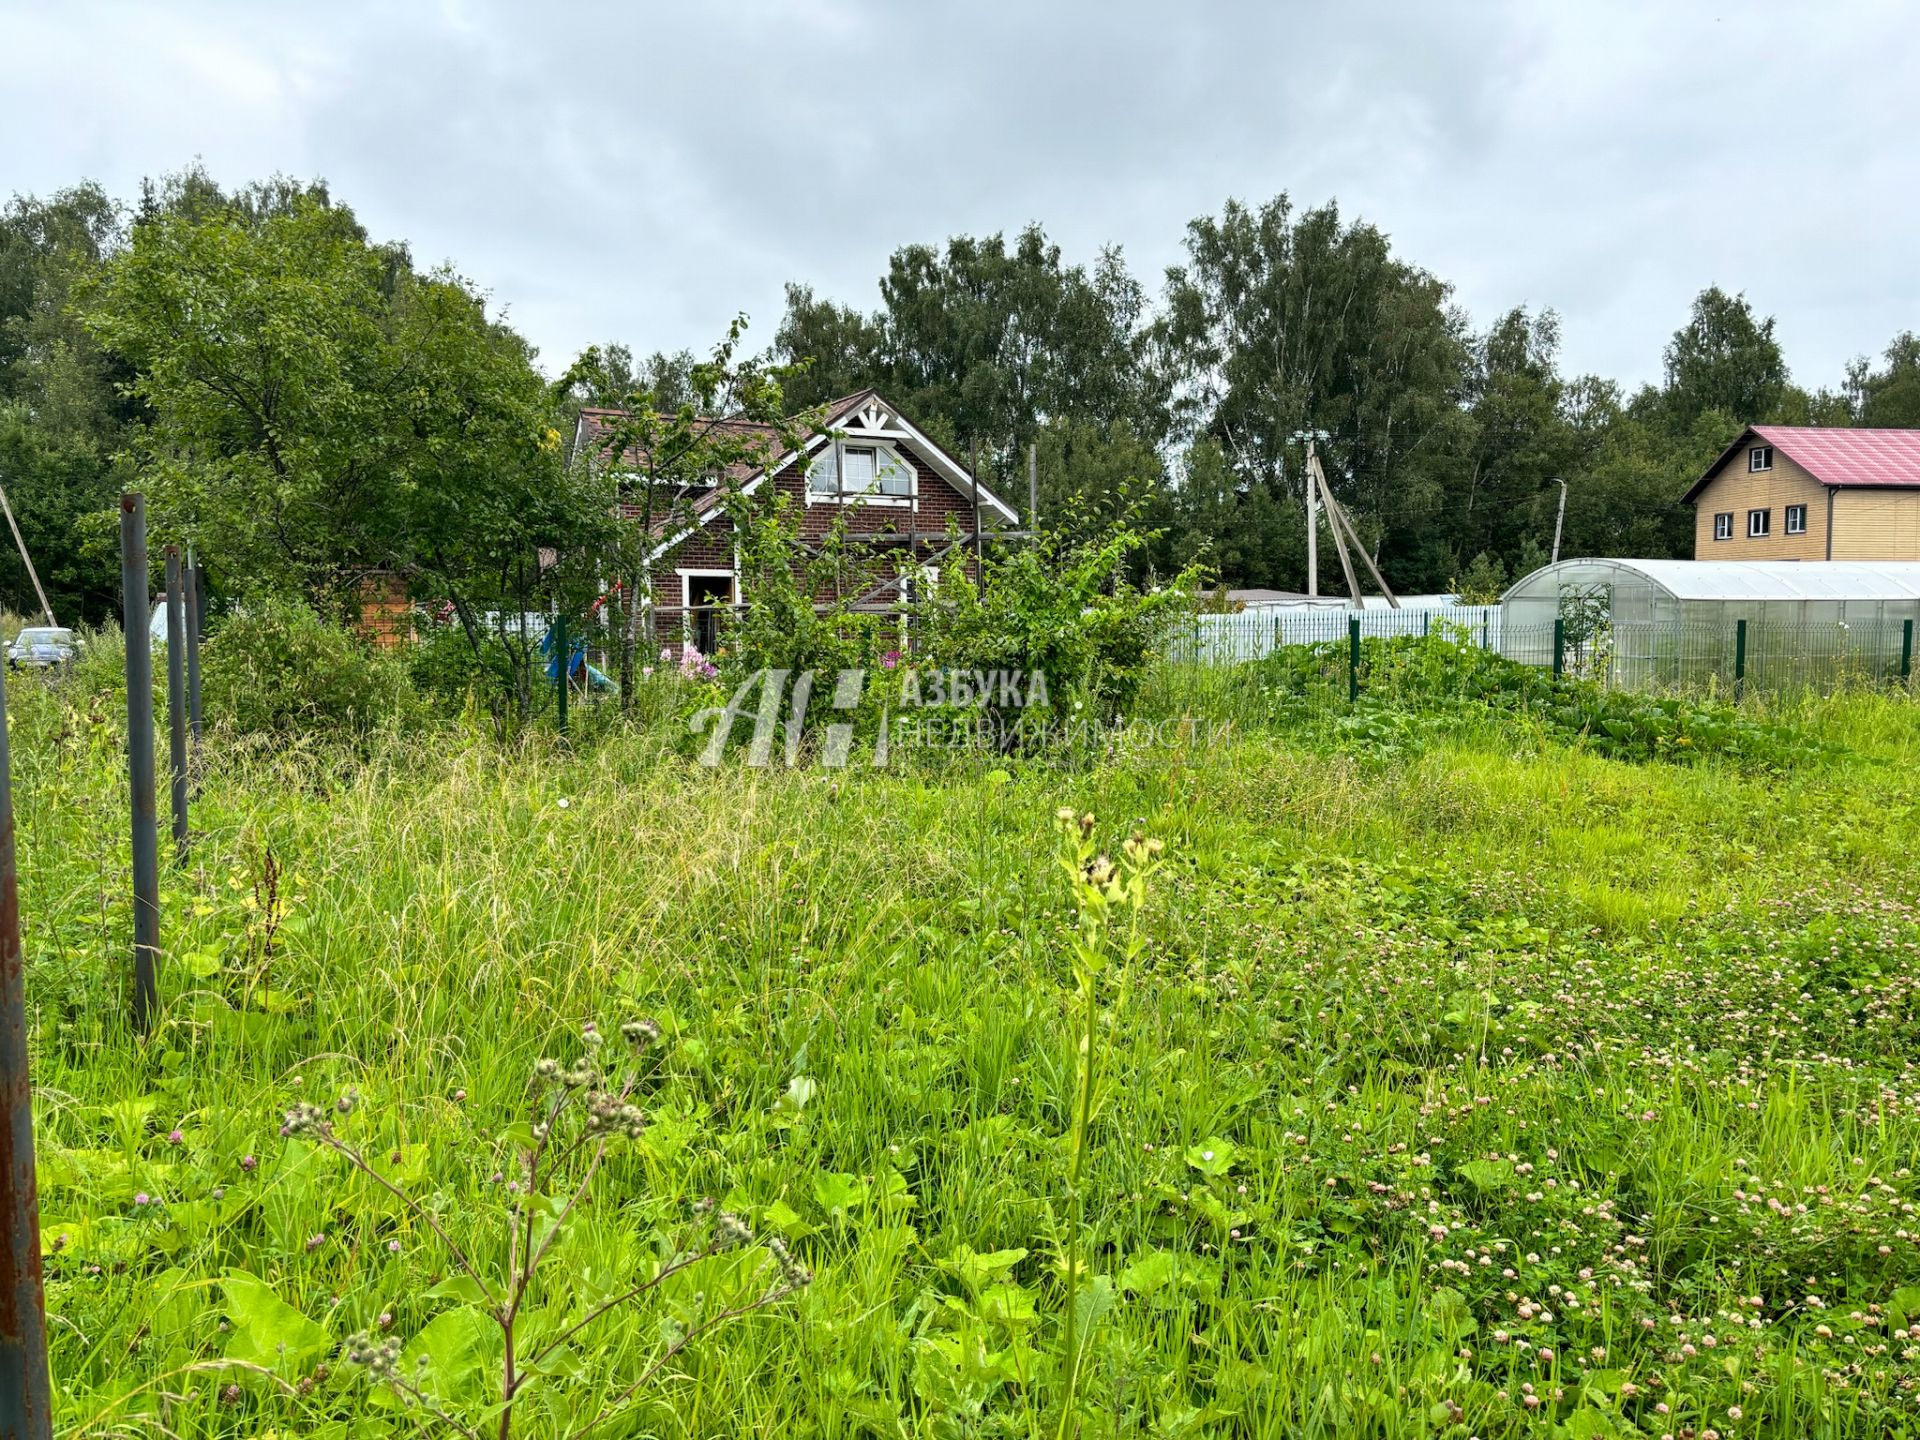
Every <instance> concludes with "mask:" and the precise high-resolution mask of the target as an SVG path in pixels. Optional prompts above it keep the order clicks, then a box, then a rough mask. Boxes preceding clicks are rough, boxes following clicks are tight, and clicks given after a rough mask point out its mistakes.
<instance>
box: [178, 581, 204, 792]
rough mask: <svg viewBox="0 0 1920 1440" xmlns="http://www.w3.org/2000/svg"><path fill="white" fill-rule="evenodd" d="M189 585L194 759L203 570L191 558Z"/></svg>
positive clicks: (197, 744)
mask: <svg viewBox="0 0 1920 1440" xmlns="http://www.w3.org/2000/svg"><path fill="white" fill-rule="evenodd" d="M183 578H184V579H185V580H186V584H187V736H188V738H189V739H190V740H191V741H192V742H193V758H194V759H195V760H198V759H199V758H200V640H201V631H202V618H201V614H200V567H199V566H198V565H196V564H194V563H193V557H192V556H191V555H189V556H188V557H187V568H186V572H185V575H184V577H183Z"/></svg>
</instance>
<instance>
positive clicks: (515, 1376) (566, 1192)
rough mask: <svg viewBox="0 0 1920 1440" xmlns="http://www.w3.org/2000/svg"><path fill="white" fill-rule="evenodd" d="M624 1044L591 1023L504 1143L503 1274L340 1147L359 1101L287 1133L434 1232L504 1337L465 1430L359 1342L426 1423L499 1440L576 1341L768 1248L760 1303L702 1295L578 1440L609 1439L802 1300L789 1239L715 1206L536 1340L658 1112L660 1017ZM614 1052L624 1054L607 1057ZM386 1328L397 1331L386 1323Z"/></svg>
mask: <svg viewBox="0 0 1920 1440" xmlns="http://www.w3.org/2000/svg"><path fill="white" fill-rule="evenodd" d="M620 1042H621V1043H620V1044H618V1045H610V1044H609V1043H608V1041H607V1037H606V1036H605V1035H604V1034H603V1033H602V1032H601V1030H600V1028H599V1027H598V1026H597V1025H596V1024H594V1023H593V1022H591V1021H589V1022H588V1023H587V1024H586V1025H585V1027H584V1028H583V1029H582V1031H581V1034H580V1054H579V1056H578V1058H576V1059H575V1060H574V1061H572V1062H571V1063H562V1062H560V1061H558V1060H553V1059H541V1060H539V1061H537V1062H536V1063H535V1064H534V1067H533V1074H532V1078H531V1082H530V1090H531V1093H532V1106H531V1110H532V1115H531V1119H530V1120H529V1121H522V1122H521V1123H519V1124H517V1125H514V1126H510V1127H509V1128H508V1129H507V1130H506V1131H505V1132H503V1134H502V1136H501V1137H500V1138H501V1143H502V1145H503V1147H504V1148H506V1149H507V1150H508V1151H509V1152H510V1154H511V1156H512V1158H511V1160H510V1161H509V1163H508V1166H507V1167H504V1168H503V1173H502V1174H501V1175H500V1176H498V1177H496V1178H498V1179H500V1180H501V1181H502V1183H503V1185H504V1187H505V1190H506V1193H507V1197H508V1199H507V1205H506V1217H505V1218H506V1235H505V1241H506V1245H505V1248H506V1252H507V1262H506V1267H505V1270H504V1272H501V1271H499V1270H497V1269H494V1268H492V1267H489V1266H487V1265H484V1264H482V1263H481V1262H480V1261H479V1260H477V1259H476V1258H475V1257H474V1254H473V1253H470V1252H469V1251H468V1250H467V1249H466V1248H465V1247H463V1246H462V1245H460V1244H459V1243H458V1242H456V1241H455V1240H454V1238H453V1237H452V1236H451V1235H449V1234H448V1233H447V1230H446V1228H445V1226H444V1225H443V1224H442V1223H441V1219H440V1216H439V1215H438V1214H437V1213H436V1212H435V1210H434V1208H432V1207H430V1206H428V1205H426V1204H423V1203H422V1202H421V1201H420V1200H418V1199H416V1198H415V1197H414V1196H413V1195H411V1194H409V1193H408V1191H407V1190H406V1189H405V1188H404V1187H402V1186H401V1185H399V1184H396V1183H395V1182H394V1181H393V1180H391V1179H389V1178H388V1177H387V1176H385V1175H382V1174H381V1173H380V1172H379V1171H377V1170H375V1169H374V1168H373V1166H372V1165H370V1164H369V1163H368V1162H367V1159H366V1156H365V1155H364V1153H363V1152H362V1151H361V1150H359V1149H358V1148H357V1147H356V1146H354V1145H352V1144H350V1143H349V1142H348V1141H346V1140H344V1139H342V1138H341V1136H340V1135H339V1134H338V1133H337V1132H336V1130H335V1128H334V1127H335V1124H336V1122H337V1121H339V1120H340V1119H342V1118H343V1117H345V1116H347V1115H349V1114H351V1113H352V1112H353V1111H354V1110H355V1109H356V1108H357V1107H358V1103H359V1097H358V1095H357V1094H356V1093H355V1092H352V1091H349V1092H347V1093H346V1094H344V1095H342V1096H341V1097H340V1099H339V1100H338V1101H337V1102H336V1104H335V1105H334V1106H332V1107H331V1108H322V1107H320V1106H317V1105H312V1104H307V1103H304V1102H303V1103H300V1104H297V1105H295V1106H294V1107H293V1108H292V1109H290V1110H288V1111H287V1112H286V1123H285V1125H284V1126H283V1127H282V1130H281V1133H282V1134H284V1135H287V1136H289V1137H299V1138H302V1139H306V1140H311V1141H314V1142H316V1143H318V1144H320V1145H322V1146H324V1147H325V1148H327V1149H329V1150H331V1151H333V1152H334V1153H335V1154H336V1155H339V1156H340V1157H342V1158H343V1159H344V1160H345V1161H346V1162H347V1163H348V1164H349V1165H350V1166H352V1167H353V1168H354V1169H355V1170H357V1171H359V1172H360V1173H361V1174H362V1175H364V1176H366V1177H367V1178H368V1179H369V1180H371V1181H372V1182H373V1183H374V1184H376V1185H378V1186H379V1187H381V1188H382V1189H383V1190H385V1191H387V1192H388V1193H390V1194H391V1195H392V1196H393V1197H394V1198H395V1199H396V1200H397V1201H399V1203H400V1204H401V1205H402V1206H404V1207H405V1208H406V1211H407V1213H408V1214H410V1215H411V1216H412V1217H413V1218H414V1219H415V1220H416V1221H418V1222H419V1223H420V1224H422V1225H424V1226H425V1227H426V1228H427V1229H428V1230H429V1231H431V1232H432V1233H433V1235H434V1237H435V1238H436V1239H437V1240H438V1241H439V1243H440V1245H441V1247H442V1248H443V1249H444V1250H445V1252H446V1255H447V1258H448V1260H449V1262H450V1263H451V1264H452V1266H453V1268H454V1269H455V1270H456V1271H458V1272H459V1279H458V1281H456V1282H455V1285H454V1286H453V1287H451V1288H452V1289H453V1290H457V1291H459V1292H461V1293H463V1294H464V1295H465V1297H466V1298H467V1299H468V1300H469V1301H470V1302H471V1303H472V1304H473V1306H474V1307H475V1309H476V1310H478V1311H479V1312H480V1313H482V1314H484V1315H485V1316H486V1317H487V1318H488V1319H489V1320H491V1321H492V1323H493V1324H494V1325H495V1326H497V1327H498V1329H499V1332H500V1338H501V1342H502V1344H501V1363H500V1378H499V1386H498V1389H497V1391H496V1392H495V1394H496V1397H497V1398H496V1399H495V1400H494V1401H493V1402H492V1403H490V1404H489V1405H487V1406H486V1407H485V1409H484V1411H482V1412H481V1413H480V1414H478V1415H469V1416H468V1417H467V1418H466V1419H462V1418H460V1417H459V1416H457V1415H455V1414H454V1413H453V1408H454V1402H453V1401H452V1399H451V1397H450V1396H448V1395H446V1394H440V1393H435V1391H434V1389H432V1388H430V1380H429V1379H428V1377H424V1376H419V1375H409V1374H408V1373H406V1367H405V1366H404V1365H403V1364H402V1363H401V1355H402V1351H403V1346H402V1344H401V1342H400V1340H399V1339H398V1338H397V1337H395V1336H391V1335H373V1334H369V1333H366V1332H362V1333H361V1334H358V1335H355V1336H354V1337H353V1338H352V1339H351V1340H350V1341H348V1343H347V1347H346V1356H347V1359H348V1360H350V1361H352V1362H353V1363H354V1364H356V1365H358V1366H360V1367H361V1368H362V1369H363V1370H364V1371H365V1372H366V1374H367V1376H368V1378H369V1380H370V1381H371V1382H372V1383H374V1384H376V1385H382V1386H386V1387H388V1388H389V1389H390V1390H391V1391H392V1392H393V1393H394V1394H395V1395H397V1396H398V1397H399V1399H400V1400H401V1402H402V1404H403V1405H405V1406H407V1407H408V1408H410V1409H412V1410H413V1412H414V1414H415V1415H416V1416H418V1417H431V1418H432V1419H433V1420H434V1421H437V1422H439V1423H440V1424H441V1425H443V1426H444V1427H446V1428H448V1429H451V1430H453V1431H455V1432H457V1433H458V1434H461V1435H464V1436H468V1437H470V1440H480V1437H481V1436H482V1434H483V1433H491V1434H493V1435H496V1436H498V1437H499V1440H510V1437H511V1436H512V1434H513V1420H514V1413H515V1407H516V1406H517V1405H519V1404H520V1403H521V1402H522V1401H523V1400H524V1399H525V1398H526V1392H527V1390H528V1387H530V1386H531V1385H533V1384H534V1383H535V1382H536V1381H539V1380H542V1379H545V1378H547V1377H548V1376H549V1375H551V1374H552V1373H554V1372H555V1371H556V1370H558V1369H560V1368H561V1367H560V1365H559V1364H558V1363H557V1362H559V1361H560V1360H562V1359H564V1352H565V1347H568V1346H571V1345H575V1344H577V1343H578V1342H579V1341H580V1340H581V1339H582V1338H583V1337H584V1336H585V1334H586V1332H587V1331H588V1330H589V1329H590V1328H592V1327H593V1326H595V1325H597V1324H598V1323H599V1322H601V1321H603V1320H606V1319H608V1318H609V1317H612V1316H614V1315H616V1314H618V1313H620V1312H623V1311H626V1310H629V1309H631V1308H632V1307H634V1306H637V1305H639V1304H641V1303H642V1302H644V1301H645V1300H646V1299H647V1297H648V1296H649V1295H651V1294H652V1293H653V1292H654V1291H656V1290H657V1289H658V1288H659V1287H660V1286H661V1285H662V1284H663V1283H664V1282H666V1281H667V1280H668V1279H669V1278H671V1277H672V1276H674V1275H677V1274H679V1273H680V1272H681V1271H683V1270H686V1269H688V1268H690V1267H691V1266H694V1265H697V1264H699V1263H700V1262H701V1261H703V1260H706V1259H708V1258H710V1257H712V1256H715V1255H719V1254H722V1253H723V1252H727V1251H741V1250H745V1249H750V1248H755V1247H757V1248H759V1249H760V1250H761V1251H762V1260H761V1265H760V1268H759V1270H758V1272H757V1274H756V1276H755V1278H754V1281H753V1289H752V1290H751V1291H750V1292H749V1293H750V1298H748V1299H746V1300H744V1301H740V1302H737V1303H734V1304H731V1305H723V1306H709V1304H708V1303H707V1301H706V1298H705V1296H704V1295H701V1296H697V1297H696V1298H695V1301H694V1311H693V1315H692V1317H691V1319H690V1321H687V1322H684V1323H683V1322H680V1321H674V1320H666V1321H664V1322H663V1323H662V1325H661V1327H660V1334H661V1336H662V1340H663V1342H664V1343H663V1344H662V1345H661V1347H660V1348H659V1351H658V1353H657V1354H655V1355H653V1356H652V1358H651V1359H650V1360H649V1361H648V1362H647V1363H646V1364H645V1365H643V1366H642V1367H641V1368H640V1371H639V1373H638V1374H637V1375H635V1376H634V1377H633V1378H632V1380H631V1381H630V1382H629V1383H627V1384H625V1385H624V1386H623V1387H622V1389H621V1390H620V1392H619V1393H618V1394H616V1395H615V1396H614V1397H613V1398H612V1399H610V1400H608V1401H607V1402H606V1403H605V1404H604V1405H602V1406H601V1407H600V1408H599V1409H598V1410H597V1411H596V1412H595V1413H594V1414H592V1415H591V1416H589V1417H587V1418H585V1419H584V1420H582V1421H580V1422H579V1423H577V1424H576V1425H574V1426H573V1427H572V1428H571V1429H570V1430H569V1431H568V1432H567V1433H568V1434H569V1435H570V1436H574V1437H578V1436H584V1435H588V1434H590V1433H592V1432H594V1431H597V1430H598V1429H600V1427H601V1426H603V1425H605V1424H606V1423H607V1422H608V1421H610V1420H612V1419H614V1418H615V1417H616V1416H618V1415H620V1414H622V1413H623V1412H624V1411H625V1410H626V1409H627V1408H629V1407H630V1406H631V1405H632V1404H634V1403H636V1402H637V1401H638V1400H640V1399H641V1398H643V1396H644V1392H645V1391H646V1389H647V1387H648V1385H649V1384H651V1383H652V1381H653V1380H654V1379H655V1378H656V1377H658V1376H659V1374H660V1372H661V1371H662V1369H663V1368H664V1367H665V1366H666V1365H667V1363H668V1362H669V1361H671V1360H672V1359H673V1358H674V1356H676V1355H678V1354H679V1353H680V1352H681V1351H682V1350H684V1349H686V1347H687V1346H689V1345H691V1344H692V1343H693V1342H694V1341H695V1340H697V1339H699V1338H700V1337H701V1336H702V1335H706V1334H708V1333H710V1332H711V1331H713V1330H714V1329H716V1328H718V1327H719V1326H721V1325H724V1324H726V1323H727V1322H728V1321H731V1320H736V1319H738V1318H740V1317H741V1316H743V1315H748V1314H751V1313H752V1312H753V1311H755V1310H761V1309H764V1308H766V1307H767V1306H769V1305H774V1304H777V1303H779V1302H780V1301H782V1300H785V1299H786V1298H787V1297H789V1296H791V1295H793V1294H794V1293H795V1292H797V1291H798V1290H799V1289H800V1288H801V1287H802V1286H804V1285H806V1284H807V1283H808V1281H809V1280H810V1279H811V1276H810V1275H809V1274H808V1272H807V1270H806V1267H805V1266H803V1265H802V1264H801V1263H800V1262H799V1261H798V1260H797V1259H796V1258H795V1257H794V1256H793V1254H792V1253H791V1252H790V1251H789V1250H788V1249H787V1246H786V1244H785V1242H783V1241H782V1240H780V1239H779V1238H778V1237H777V1236H769V1237H767V1238H766V1239H764V1240H762V1239H760V1238H758V1237H756V1236H755V1234H754V1232H753V1230H752V1229H751V1228H750V1227H749V1226H748V1224H747V1223H746V1221H745V1220H743V1219H741V1218H740V1217H739V1216H737V1215H733V1214H730V1213H728V1212H726V1211H723V1210H722V1211H716V1210H715V1209H714V1207H713V1206H712V1204H711V1203H710V1202H704V1201H703V1202H701V1203H700V1204H698V1205H696V1206H695V1207H694V1209H695V1213H696V1215H697V1217H698V1221H699V1226H698V1229H697V1231H696V1232H695V1233H696V1234H697V1235H698V1236H699V1238H698V1239H697V1240H695V1241H694V1242H693V1243H690V1244H686V1245H682V1246H678V1247H676V1248H675V1249H674V1250H673V1252H672V1253H671V1254H669V1255H667V1256H665V1257H663V1258H661V1259H659V1260H658V1261H657V1262H656V1263H655V1264H654V1265H653V1266H652V1267H651V1268H650V1270H649V1273H646V1274H643V1275H639V1276H636V1277H635V1278H634V1279H633V1282H632V1283H631V1284H629V1285H627V1286H626V1287H625V1288H623V1289H621V1290H619V1291H618V1292H617V1293H615V1294H613V1295H612V1296H610V1297H608V1298H605V1299H601V1300H598V1301H595V1302H593V1303H590V1304H587V1305H585V1306H584V1309H583V1311H582V1313H580V1314H579V1315H578V1317H577V1318H570V1319H568V1320H567V1321H565V1322H564V1323H557V1324H556V1323H543V1324H542V1326H541V1328H540V1329H539V1331H538V1332H537V1333H535V1334H533V1335H532V1336H531V1337H529V1336H528V1334H527V1326H526V1323H525V1322H526V1319H527V1316H528V1314H529V1312H530V1308H531V1307H532V1306H533V1305H534V1304H535V1303H536V1302H538V1303H540V1304H541V1305H542V1306H543V1307H544V1306H545V1305H546V1303H547V1301H548V1300H549V1298H550V1297H549V1295H548V1294H547V1293H546V1291H545V1289H544V1287H542V1286H541V1283H540V1276H541V1265H542V1262H543V1261H546V1260H548V1259H549V1258H550V1257H551V1256H552V1255H553V1253H554V1246H555V1243H556V1242H557V1241H558V1240H559V1239H560V1237H561V1234H562V1233H563V1232H564V1231H565V1229H566V1226H567V1222H568V1220H569V1219H570V1218H571V1217H572V1216H573V1215H574V1214H575V1213H576V1212H577V1211H578V1210H579V1209H580V1207H581V1206H582V1204H583V1203H584V1202H585V1201H586V1200H587V1198H588V1196H589V1194H590V1192H591V1190H592V1188H593V1183H594V1179H595V1177H596V1176H597V1175H598V1174H599V1173H600V1168H601V1161H602V1159H603V1158H604V1157H605V1155H606V1153H607V1147H608V1146H609V1145H612V1144H615V1143H616V1142H621V1141H632V1140H636V1139H638V1138H639V1137H640V1135H641V1134H642V1133H643V1132H644V1131H645V1129H646V1124H647V1116H646V1112H645V1111H644V1110H643V1109H641V1107H640V1106H639V1105H638V1104H637V1103H635V1101H636V1092H637V1090H638V1087H639V1085H640V1082H641V1079H642V1077H643V1076H644V1075H645V1074H646V1073H647V1072H648V1070H649V1068H650V1064H651V1061H652V1058H653V1056H654V1055H655V1053H656V1052H657V1047H658V1046H659V1045H660V1043H661V1036H660V1027H659V1026H658V1025H656V1024H654V1023H653V1022H652V1021H651V1020H635V1021H629V1022H628V1023H627V1024H624V1025H622V1026H621V1027H620ZM609 1052H613V1053H616V1054H619V1055H620V1057H621V1058H620V1059H619V1060H618V1061H610V1060H609V1058H608V1057H609ZM382 1322H383V1325H384V1324H385V1323H389V1322H388V1320H387V1317H385V1316H383V1317H382Z"/></svg>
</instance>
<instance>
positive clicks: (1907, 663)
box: [1900, 620, 1913, 680]
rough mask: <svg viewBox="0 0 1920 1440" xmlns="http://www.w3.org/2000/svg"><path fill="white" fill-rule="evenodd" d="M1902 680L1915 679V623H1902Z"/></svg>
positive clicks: (1908, 621) (1905, 621)
mask: <svg viewBox="0 0 1920 1440" xmlns="http://www.w3.org/2000/svg"><path fill="white" fill-rule="evenodd" d="M1900 678H1901V679H1902V680H1911V679H1912V678H1913V621H1912V620H1903V621H1901V622H1900Z"/></svg>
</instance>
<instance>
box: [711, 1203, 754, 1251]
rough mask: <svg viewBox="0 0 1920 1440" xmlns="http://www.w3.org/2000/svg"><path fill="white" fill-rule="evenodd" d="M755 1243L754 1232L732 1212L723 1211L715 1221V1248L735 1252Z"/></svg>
mask: <svg viewBox="0 0 1920 1440" xmlns="http://www.w3.org/2000/svg"><path fill="white" fill-rule="evenodd" d="M752 1243H753V1231H752V1229H751V1228H750V1227H749V1226H748V1225H747V1222H746V1221H744V1220H742V1219H741V1218H740V1217H739V1216H738V1215H736V1214H734V1213H733V1212H732V1211H731V1210H722V1211H721V1212H720V1213H719V1214H718V1215H716V1216H715V1217H714V1220H713V1248H714V1249H716V1250H733V1249H736V1248H738V1247H739V1246H742V1245H751V1244H752Z"/></svg>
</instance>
